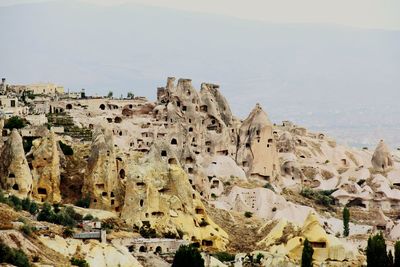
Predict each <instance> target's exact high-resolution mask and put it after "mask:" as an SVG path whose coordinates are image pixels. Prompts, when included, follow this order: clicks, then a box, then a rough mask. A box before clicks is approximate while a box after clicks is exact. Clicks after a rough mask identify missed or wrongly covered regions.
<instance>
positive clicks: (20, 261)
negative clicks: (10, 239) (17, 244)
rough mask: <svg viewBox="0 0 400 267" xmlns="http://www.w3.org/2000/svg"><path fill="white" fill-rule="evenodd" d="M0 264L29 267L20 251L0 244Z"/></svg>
mask: <svg viewBox="0 0 400 267" xmlns="http://www.w3.org/2000/svg"><path fill="white" fill-rule="evenodd" d="M0 262H1V263H9V264H12V265H14V266H17V267H29V266H31V265H30V264H29V260H28V257H27V256H26V254H25V253H24V252H23V251H22V250H20V249H18V250H17V249H13V248H10V247H9V246H7V245H6V244H4V243H3V242H0Z"/></svg>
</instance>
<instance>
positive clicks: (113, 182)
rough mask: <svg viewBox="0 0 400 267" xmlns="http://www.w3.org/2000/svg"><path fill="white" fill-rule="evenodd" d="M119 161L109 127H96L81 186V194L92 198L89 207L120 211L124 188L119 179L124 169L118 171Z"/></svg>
mask: <svg viewBox="0 0 400 267" xmlns="http://www.w3.org/2000/svg"><path fill="white" fill-rule="evenodd" d="M119 161H121V159H120V158H117V157H116V154H115V150H114V143H113V136H112V132H111V131H110V129H107V128H106V129H104V130H103V129H102V128H100V127H96V129H95V130H94V133H93V141H92V149H91V154H90V157H89V160H88V165H87V171H86V177H85V181H84V184H83V187H82V194H83V195H84V196H85V195H89V196H90V197H91V199H92V201H91V208H95V209H104V210H113V211H116V212H119V211H120V209H121V206H122V205H123V195H124V189H123V184H122V182H121V180H122V179H123V178H124V177H123V176H124V173H123V172H124V171H122V172H121V173H119V172H118V168H117V165H118V163H119ZM120 176H121V177H120Z"/></svg>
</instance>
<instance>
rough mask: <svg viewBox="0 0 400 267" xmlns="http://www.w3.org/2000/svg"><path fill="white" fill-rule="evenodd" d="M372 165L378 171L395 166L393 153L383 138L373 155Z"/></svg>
mask: <svg viewBox="0 0 400 267" xmlns="http://www.w3.org/2000/svg"><path fill="white" fill-rule="evenodd" d="M371 162H372V166H373V168H374V169H375V170H377V171H387V170H388V169H390V168H392V167H393V159H392V154H390V151H389V148H388V147H387V145H386V144H385V142H384V141H383V140H381V141H380V142H379V144H378V146H377V147H376V149H375V152H374V154H373V155H372V159H371Z"/></svg>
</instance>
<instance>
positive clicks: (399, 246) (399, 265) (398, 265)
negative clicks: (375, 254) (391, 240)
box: [394, 241, 400, 267]
mask: <svg viewBox="0 0 400 267" xmlns="http://www.w3.org/2000/svg"><path fill="white" fill-rule="evenodd" d="M394 266H395V267H400V241H396V243H395V244H394Z"/></svg>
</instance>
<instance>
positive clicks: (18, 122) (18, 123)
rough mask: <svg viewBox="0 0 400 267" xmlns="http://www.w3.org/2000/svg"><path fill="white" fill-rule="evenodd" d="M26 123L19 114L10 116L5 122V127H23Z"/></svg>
mask: <svg viewBox="0 0 400 267" xmlns="http://www.w3.org/2000/svg"><path fill="white" fill-rule="evenodd" d="M25 125H26V123H25V121H24V120H23V119H21V118H20V117H18V116H13V117H11V118H9V119H8V120H7V121H6V123H5V124H4V128H6V129H10V130H12V129H21V128H24V127H25Z"/></svg>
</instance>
